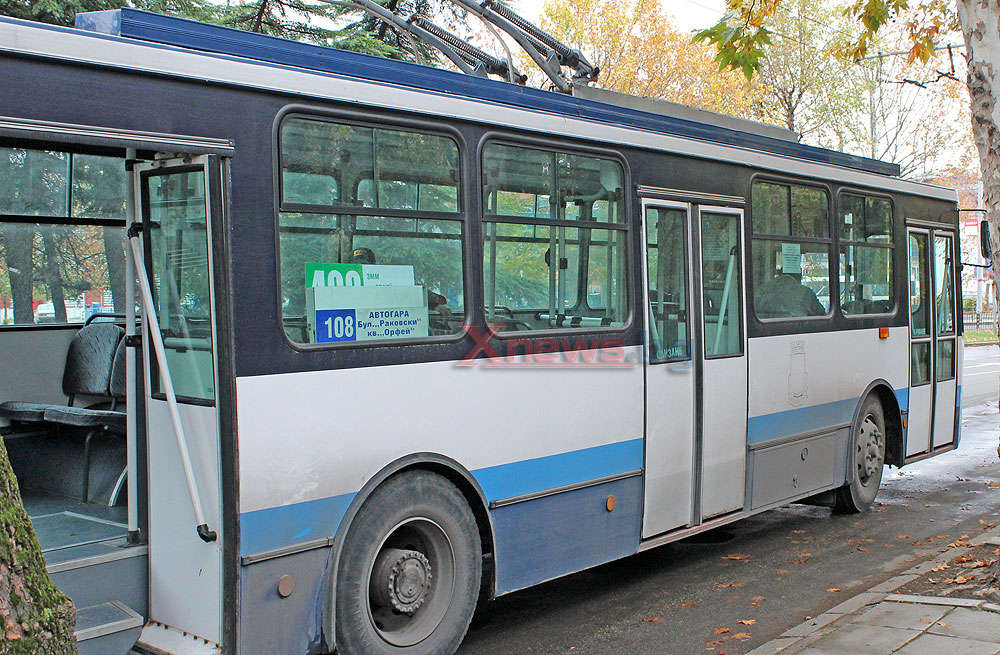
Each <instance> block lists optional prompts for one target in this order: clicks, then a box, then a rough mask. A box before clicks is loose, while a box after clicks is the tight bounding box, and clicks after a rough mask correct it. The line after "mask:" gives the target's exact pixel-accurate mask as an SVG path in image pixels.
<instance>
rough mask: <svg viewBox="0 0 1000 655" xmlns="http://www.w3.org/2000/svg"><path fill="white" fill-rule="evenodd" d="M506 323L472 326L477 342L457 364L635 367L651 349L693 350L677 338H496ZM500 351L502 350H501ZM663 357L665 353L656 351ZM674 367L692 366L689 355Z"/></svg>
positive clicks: (472, 334)
mask: <svg viewBox="0 0 1000 655" xmlns="http://www.w3.org/2000/svg"><path fill="white" fill-rule="evenodd" d="M504 327H506V326H505V325H487V328H486V330H484V331H480V330H479V328H478V327H472V328H470V329H469V332H468V334H469V336H470V337H472V339H473V341H474V342H475V343H474V345H473V347H472V349H471V350H470V351H469V352H468V353H467V354H466V355H465V357H463V358H462V359H461V360H459V361H458V362H456V364H455V365H456V366H480V367H483V368H634V367H636V366H642V364H643V362H645V361H646V360H647V359H648V355H649V353H650V352H651V346H652V352H655V353H664V352H675V353H676V352H684V353H688V352H690V344H689V343H687V342H683V341H681V342H677V343H674V344H671V345H670V347H669V348H667V349H664V348H663V346H662V345H661V344H659V343H658V342H653V343H652V344H642V345H641V346H640V345H638V344H637V345H635V346H629V345H626V343H625V341H624V340H623V339H621V338H619V337H595V336H589V337H587V336H579V337H572V336H565V335H562V336H553V337H544V336H542V337H539V336H532V337H508V338H505V339H503V340H502V341H494V339H493V338H494V337H495V336H496V334H497V333H498V332H499V331H500V330H501V329H502V328H504ZM501 352H502V353H503V354H501ZM657 356H658V357H662V355H659V354H658V355H657ZM671 366H673V367H678V366H679V367H681V368H689V367H690V366H691V362H690V359H689V358H685V359H683V360H681V361H673V362H671Z"/></svg>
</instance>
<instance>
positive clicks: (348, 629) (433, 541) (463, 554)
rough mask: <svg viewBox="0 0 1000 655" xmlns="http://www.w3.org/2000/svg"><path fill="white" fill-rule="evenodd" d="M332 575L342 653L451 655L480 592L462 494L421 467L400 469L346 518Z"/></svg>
mask: <svg viewBox="0 0 1000 655" xmlns="http://www.w3.org/2000/svg"><path fill="white" fill-rule="evenodd" d="M342 553H343V554H342V555H341V559H340V566H339V569H338V576H337V600H336V615H335V617H334V618H335V621H336V630H337V650H338V652H339V653H341V654H342V655H375V654H383V653H385V654H388V653H395V654H397V655H401V654H404V653H405V654H407V655H410V654H412V655H418V654H420V655H424V654H426V655H451V654H452V653H454V652H455V651H456V650H458V646H459V644H460V643H461V642H462V639H463V637H465V632H466V630H468V628H469V622H470V621H471V620H472V613H473V611H474V610H475V608H476V600H477V598H478V597H479V584H480V578H481V576H482V552H481V546H480V540H479V527H478V526H477V524H476V519H475V516H473V514H472V510H471V509H470V508H469V505H468V503H467V502H466V500H465V497H464V496H463V495H462V493H461V492H460V491H459V490H458V489H457V488H455V486H454V485H453V484H451V483H450V482H448V480H446V479H445V478H443V477H442V476H440V475H437V474H435V473H430V472H427V471H410V472H406V473H401V474H400V475H397V476H395V477H393V478H390V479H389V480H387V481H386V482H385V483H384V484H382V486H380V487H379V488H377V489H376V490H375V491H374V492H373V493H372V495H371V496H370V497H369V498H368V499H367V500H366V501H365V503H364V505H362V506H361V509H360V510H359V511H358V514H357V516H356V517H355V519H354V521H352V523H351V527H350V528H349V530H348V533H347V537H346V539H345V540H344V547H343V550H342Z"/></svg>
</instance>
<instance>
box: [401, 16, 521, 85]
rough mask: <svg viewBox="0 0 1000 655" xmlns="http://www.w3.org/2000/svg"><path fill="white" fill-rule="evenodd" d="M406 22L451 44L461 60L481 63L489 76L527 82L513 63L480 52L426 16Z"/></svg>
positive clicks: (412, 17)
mask: <svg viewBox="0 0 1000 655" xmlns="http://www.w3.org/2000/svg"><path fill="white" fill-rule="evenodd" d="M407 22H408V23H410V24H412V25H416V26H418V27H422V28H423V29H425V30H427V31H428V32H430V33H431V34H433V35H435V36H437V37H438V38H440V39H441V40H442V41H445V42H446V43H449V44H451V45H452V46H454V47H455V49H456V50H458V52H459V54H460V55H461V56H462V58H463V59H469V60H472V61H474V62H476V63H481V64H482V65H483V66H485V67H486V70H487V72H488V73H490V74H491V75H497V76H499V77H502V78H504V79H507V80H510V81H511V82H514V83H515V84H524V83H525V82H527V81H528V76H527V75H524V74H523V73H521V72H520V71H518V70H517V69H516V68H514V66H513V63H511V62H508V61H507V60H504V59H500V58H499V57H494V56H493V55H491V54H489V53H488V52H485V51H483V50H480V49H479V48H477V47H475V46H474V45H472V44H470V43H469V42H468V41H465V40H464V39H462V38H460V37H458V36H455V35H454V34H452V33H451V32H449V31H447V30H445V29H444V28H442V27H440V26H438V25H435V24H434V23H432V22H431V21H430V20H429V19H428V18H427V17H426V16H421V15H420V14H413V15H412V16H410V18H409V19H408V20H407Z"/></svg>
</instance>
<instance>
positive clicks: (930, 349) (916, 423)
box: [906, 225, 961, 458]
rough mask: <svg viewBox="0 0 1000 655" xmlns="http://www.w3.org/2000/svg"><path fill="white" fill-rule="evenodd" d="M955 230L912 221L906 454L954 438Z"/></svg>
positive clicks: (945, 444) (944, 444) (930, 448)
mask: <svg viewBox="0 0 1000 655" xmlns="http://www.w3.org/2000/svg"><path fill="white" fill-rule="evenodd" d="M954 253H955V233H954V231H952V230H941V229H935V228H932V227H923V226H922V225H920V226H917V225H908V229H907V261H908V270H909V298H910V301H909V304H910V390H909V410H908V412H907V431H906V457H907V458H913V457H920V456H921V455H927V454H930V453H932V452H934V451H936V450H939V449H942V448H947V447H951V446H953V445H954V442H955V414H956V411H957V409H956V405H957V404H958V403H957V394H958V386H957V384H958V383H957V376H956V371H957V370H958V368H959V366H960V358H961V352H960V350H959V348H958V338H957V336H956V335H957V327H956V317H955V315H956V313H955V297H956V293H955V260H954Z"/></svg>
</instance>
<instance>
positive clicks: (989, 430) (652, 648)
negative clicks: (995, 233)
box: [459, 346, 1000, 655]
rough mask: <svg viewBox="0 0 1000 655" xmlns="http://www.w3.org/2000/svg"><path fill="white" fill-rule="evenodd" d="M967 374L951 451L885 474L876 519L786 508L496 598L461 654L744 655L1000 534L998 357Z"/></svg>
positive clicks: (971, 355)
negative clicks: (952, 546)
mask: <svg viewBox="0 0 1000 655" xmlns="http://www.w3.org/2000/svg"><path fill="white" fill-rule="evenodd" d="M964 369H965V370H964V373H965V378H964V388H963V396H962V398H963V402H962V405H963V414H962V442H961V446H960V447H959V449H958V450H956V451H954V452H951V453H947V454H945V455H942V456H939V457H936V458H933V459H930V460H925V461H924V462H918V463H916V464H912V465H910V466H907V467H904V468H903V469H898V470H897V469H887V471H886V475H885V476H884V477H883V482H882V488H881V490H880V492H879V496H878V498H877V499H876V505H875V507H874V508H873V511H871V512H869V513H865V514H860V515H839V514H833V513H832V512H831V510H829V509H827V508H823V507H811V506H804V505H793V506H790V507H785V508H781V509H776V510H772V511H769V512H765V513H763V514H759V515H757V516H754V517H751V518H749V519H745V520H743V521H739V522H737V523H735V524H732V525H731V526H727V527H723V528H720V529H718V530H714V531H712V532H709V533H705V534H703V535H699V536H697V537H694V538H691V539H688V540H685V541H682V542H677V543H674V544H669V545H666V546H663V547H661V548H657V549H654V550H652V551H648V552H645V553H640V554H638V555H636V556H633V557H630V558H626V559H624V560H620V561H618V562H613V563H611V564H607V565H604V566H601V567H598V568H595V569H591V570H589V571H584V572H582V573H578V574H576V575H572V576H568V577H566V578H562V579H560V580H555V581H553V582H550V583H547V584H544V585H541V586H539V587H535V588H532V589H528V590H526V591H522V592H517V593H514V594H511V595H508V596H504V597H502V598H500V599H498V600H496V601H494V602H492V603H489V604H487V605H486V606H485V607H483V608H481V609H480V610H479V612H478V613H477V616H476V618H475V619H474V620H473V624H472V627H471V628H470V630H469V634H468V636H467V637H466V639H465V643H464V644H463V646H462V648H461V650H460V651H459V653H460V654H461V655H485V654H487V653H488V654H490V655H494V654H496V653H504V654H505V655H509V654H516V653H545V654H549V653H574V654H577V653H587V654H601V655H619V654H621V655H626V654H627V655H644V654H649V655H654V654H655V655H686V654H689V653H697V654H705V653H717V654H722V653H725V654H728V655H732V654H739V653H746V652H748V651H750V650H752V649H753V648H755V647H757V646H758V645H760V644H762V643H764V642H766V641H769V640H771V639H773V638H774V637H777V636H778V635H779V634H781V633H782V632H784V631H785V630H787V629H788V628H790V627H793V626H795V625H798V624H799V623H801V622H802V621H804V620H805V619H806V618H807V617H811V616H816V615H818V614H821V613H822V612H824V611H826V610H827V609H829V608H831V607H833V606H834V605H837V604H838V603H840V602H842V601H844V600H847V599H848V598H850V597H851V596H853V595H854V594H857V593H860V592H862V591H865V590H866V589H868V588H869V587H871V586H873V585H875V584H878V583H879V582H881V581H883V580H886V579H888V578H890V577H892V576H893V575H895V574H896V573H898V572H899V571H901V570H903V569H906V568H909V567H910V566H913V565H914V564H915V563H917V562H918V561H921V560H923V559H927V558H930V557H934V556H936V555H937V554H938V550H939V549H940V548H942V547H943V546H944V545H945V544H948V543H950V542H951V541H954V540H955V539H957V538H958V537H960V536H962V535H965V534H968V535H974V534H976V533H977V532H979V531H982V530H983V529H984V525H985V524H989V523H1000V490H998V489H993V488H990V487H989V484H988V483H989V482H990V481H991V480H992V481H1000V461H998V459H997V454H996V447H997V435H998V430H1000V421H998V414H997V404H996V403H997V393H998V386H1000V382H998V381H1000V353H998V349H997V348H996V347H995V346H993V347H977V348H968V349H966V356H965V364H964ZM987 402H992V407H991V406H989V405H986V404H984V403H987ZM981 522H982V523H981ZM732 556H738V557H737V558H733V557H732ZM741 621H742V622H741ZM717 630H718V631H722V632H716V631H717ZM727 630H728V632H726V631H727Z"/></svg>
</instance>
